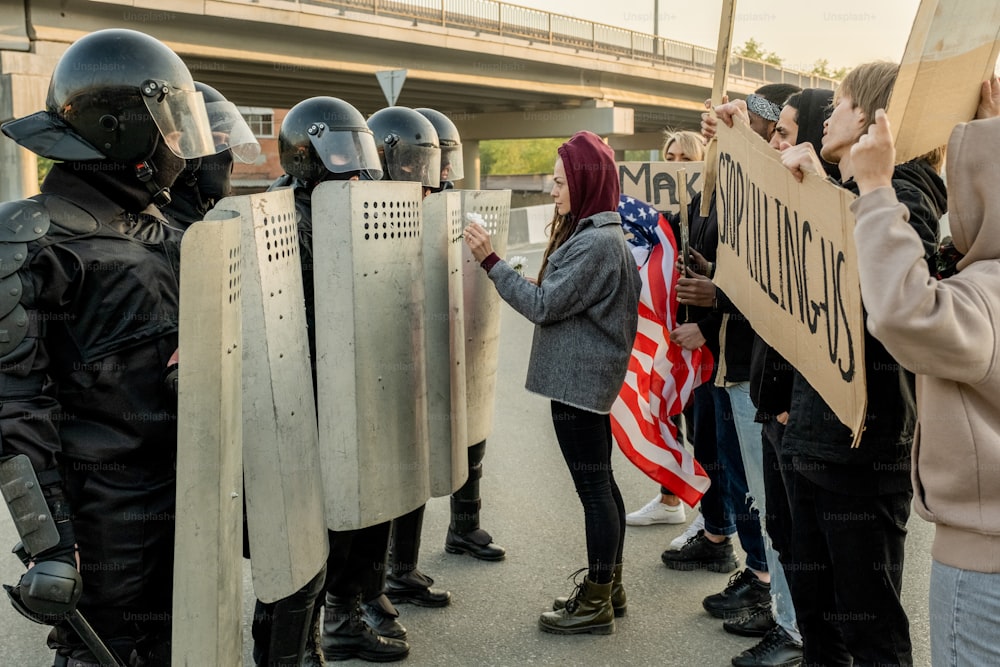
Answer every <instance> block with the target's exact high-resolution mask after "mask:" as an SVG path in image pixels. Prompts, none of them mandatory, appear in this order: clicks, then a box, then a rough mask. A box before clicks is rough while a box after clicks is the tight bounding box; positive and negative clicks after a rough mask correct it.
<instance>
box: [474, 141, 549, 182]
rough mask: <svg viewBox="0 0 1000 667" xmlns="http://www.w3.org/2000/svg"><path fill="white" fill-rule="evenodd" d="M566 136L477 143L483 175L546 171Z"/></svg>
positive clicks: (541, 172) (547, 171)
mask: <svg viewBox="0 0 1000 667" xmlns="http://www.w3.org/2000/svg"><path fill="white" fill-rule="evenodd" d="M565 141H566V139H495V140H490V141H482V142H480V143H479V159H480V165H481V170H482V173H483V175H487V174H549V173H552V165H553V164H555V161H556V149H557V148H559V146H560V144H562V143H563V142H565Z"/></svg>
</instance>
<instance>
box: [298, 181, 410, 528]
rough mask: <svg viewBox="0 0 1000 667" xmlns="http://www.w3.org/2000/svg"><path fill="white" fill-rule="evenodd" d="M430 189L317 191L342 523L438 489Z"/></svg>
mask: <svg viewBox="0 0 1000 667" xmlns="http://www.w3.org/2000/svg"><path fill="white" fill-rule="evenodd" d="M420 194H421V192H420V184H419V183H414V182H405V181H376V182H372V181H364V182H361V181H346V182H344V181H342V182H328V183H322V184H320V185H318V186H317V187H316V189H315V190H314V191H313V196H312V212H313V266H314V283H315V292H316V374H317V395H316V409H317V417H318V420H319V442H320V459H321V461H322V466H323V482H324V486H325V488H326V510H327V512H326V517H327V522H328V525H329V527H330V528H331V529H333V530H356V529H359V528H364V527H366V526H371V525H375V524H378V523H383V522H385V521H388V520H390V519H393V518H395V517H397V516H401V515H403V514H406V513H407V512H409V511H411V510H413V509H415V508H417V507H419V506H421V505H423V504H424V503H425V502H427V499H428V497H429V496H430V480H429V476H428V473H427V462H428V458H427V447H428V441H427V381H426V370H425V368H426V367H425V361H424V347H425V343H424V336H425V334H424V279H423V275H422V274H423V263H422V251H421V244H422V241H421V238H420V237H421V234H422V233H423V229H422V219H423V215H422V209H421V197H420Z"/></svg>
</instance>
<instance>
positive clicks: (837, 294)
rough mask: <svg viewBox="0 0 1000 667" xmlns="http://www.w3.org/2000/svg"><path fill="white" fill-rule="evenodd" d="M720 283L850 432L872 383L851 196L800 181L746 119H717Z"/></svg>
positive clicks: (857, 426) (819, 182)
mask: <svg viewBox="0 0 1000 667" xmlns="http://www.w3.org/2000/svg"><path fill="white" fill-rule="evenodd" d="M718 137H719V162H718V165H717V166H718V175H719V180H718V187H717V201H716V208H717V211H718V214H719V249H718V254H717V258H718V268H717V270H716V274H715V278H714V280H715V283H716V284H717V285H718V286H719V287H720V288H721V289H722V291H724V292H725V293H726V296H728V297H729V298H730V300H732V302H733V303H734V304H735V305H736V307H737V308H739V310H740V312H741V313H743V314H744V315H745V316H746V317H747V319H748V320H750V324H751V326H753V328H754V331H756V332H757V333H758V334H760V336H761V337H762V338H763V339H764V340H765V341H767V343H768V344H769V345H771V346H772V347H773V348H774V349H776V350H777V351H778V352H780V353H781V354H782V355H783V356H784V357H785V358H786V359H788V361H789V362H790V363H791V364H792V365H794V366H795V368H796V369H798V371H799V372H800V373H802V375H803V376H805V378H806V379H807V380H808V381H809V384H811V385H812V386H813V387H814V388H815V389H816V390H817V391H818V392H819V394H820V395H821V396H822V397H823V399H824V400H825V401H826V402H827V404H828V405H829V406H830V408H831V409H832V410H833V412H834V413H835V414H836V415H837V418H838V419H840V421H842V422H843V423H844V424H845V425H847V426H848V427H849V428H850V429H851V431H852V432H853V434H854V442H855V444H857V442H858V440H859V439H860V436H861V430H862V427H863V426H864V419H865V403H866V387H865V362H864V320H863V316H862V310H861V285H860V283H859V281H858V268H857V260H856V257H855V250H854V236H853V234H854V214H853V213H851V211H850V204H851V202H852V201H854V199H855V197H854V195H853V194H851V193H850V192H848V191H847V190H844V189H843V188H840V187H838V186H836V185H834V184H832V183H830V182H828V181H826V180H824V179H821V178H818V177H816V176H812V175H807V176H806V179H805V181H804V182H803V183H801V184H800V183H797V182H796V181H795V178H794V177H793V176H792V174H791V172H790V171H788V169H786V168H785V167H783V166H782V164H781V161H780V159H779V154H778V152H777V151H776V150H774V149H773V148H771V147H770V146H768V144H767V143H766V142H765V141H764V140H762V139H761V138H760V137H759V136H757V135H756V134H755V133H754V132H753V131H752V130H751V129H750V128H749V127H748V126H746V125H743V124H740V123H736V124H735V126H734V127H733V128H732V129H730V128H728V127H726V126H725V125H724V124H722V123H720V124H719V128H718Z"/></svg>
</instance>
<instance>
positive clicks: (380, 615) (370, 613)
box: [361, 593, 406, 639]
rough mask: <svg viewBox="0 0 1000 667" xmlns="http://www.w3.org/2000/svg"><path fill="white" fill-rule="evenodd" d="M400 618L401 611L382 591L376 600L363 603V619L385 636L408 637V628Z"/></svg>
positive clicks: (377, 632) (394, 637)
mask: <svg viewBox="0 0 1000 667" xmlns="http://www.w3.org/2000/svg"><path fill="white" fill-rule="evenodd" d="M398 618H399V611H398V610H397V609H396V608H395V607H393V606H392V602H390V601H389V598H387V597H386V596H385V594H384V593H380V594H379V595H378V597H376V598H375V599H374V600H369V601H368V602H362V603H361V620H363V621H364V622H365V623H367V624H368V627H369V628H371V629H372V630H374V631H375V632H376V634H380V635H382V636H383V637H390V638H392V639H406V628H404V627H403V625H402V624H401V623H400V622H399V621H398V620H396V619H398Z"/></svg>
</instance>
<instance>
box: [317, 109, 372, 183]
mask: <svg viewBox="0 0 1000 667" xmlns="http://www.w3.org/2000/svg"><path fill="white" fill-rule="evenodd" d="M313 128H316V131H315V132H314V131H313ZM309 141H310V142H312V145H313V148H314V149H315V150H316V154H317V155H319V157H320V159H321V160H322V161H323V166H324V167H326V168H327V171H330V172H333V173H334V174H343V173H346V172H350V171H361V172H368V173H369V175H370V177H371V179H372V180H375V181H377V180H381V178H382V165H381V163H380V162H379V159H378V150H377V149H376V148H375V138H374V137H373V136H372V133H371V132H366V131H360V130H329V129H327V128H326V126H325V125H323V124H322V123H316V124H315V125H313V126H312V127H310V128H309Z"/></svg>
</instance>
